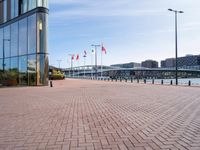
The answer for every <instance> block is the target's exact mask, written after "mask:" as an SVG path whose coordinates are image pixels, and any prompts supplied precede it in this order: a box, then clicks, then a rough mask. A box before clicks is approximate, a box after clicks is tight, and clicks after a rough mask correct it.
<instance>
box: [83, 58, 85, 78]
mask: <svg viewBox="0 0 200 150" xmlns="http://www.w3.org/2000/svg"><path fill="white" fill-rule="evenodd" d="M83 57H84V78H85V57H86V56H85V55H84V56H83Z"/></svg>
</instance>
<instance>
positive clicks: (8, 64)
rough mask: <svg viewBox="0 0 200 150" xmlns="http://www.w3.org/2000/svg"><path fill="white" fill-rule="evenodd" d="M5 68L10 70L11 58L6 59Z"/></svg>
mask: <svg viewBox="0 0 200 150" xmlns="http://www.w3.org/2000/svg"><path fill="white" fill-rule="evenodd" d="M4 65H5V70H7V71H9V70H10V58H6V59H4Z"/></svg>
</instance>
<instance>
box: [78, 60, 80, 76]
mask: <svg viewBox="0 0 200 150" xmlns="http://www.w3.org/2000/svg"><path fill="white" fill-rule="evenodd" d="M79 67H80V60H79V59H78V78H79Z"/></svg>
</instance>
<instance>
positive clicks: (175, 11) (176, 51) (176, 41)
mask: <svg viewBox="0 0 200 150" xmlns="http://www.w3.org/2000/svg"><path fill="white" fill-rule="evenodd" d="M168 10H169V11H171V12H174V13H175V53H176V54H175V55H176V85H178V58H177V57H178V44H177V43H178V40H177V37H178V35H177V14H178V13H184V12H183V11H178V10H173V9H168Z"/></svg>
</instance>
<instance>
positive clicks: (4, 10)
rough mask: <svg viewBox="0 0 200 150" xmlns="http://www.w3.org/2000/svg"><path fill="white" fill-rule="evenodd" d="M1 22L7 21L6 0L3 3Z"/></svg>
mask: <svg viewBox="0 0 200 150" xmlns="http://www.w3.org/2000/svg"><path fill="white" fill-rule="evenodd" d="M3 21H4V22H6V21H7V0H4V1H3Z"/></svg>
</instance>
